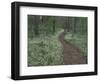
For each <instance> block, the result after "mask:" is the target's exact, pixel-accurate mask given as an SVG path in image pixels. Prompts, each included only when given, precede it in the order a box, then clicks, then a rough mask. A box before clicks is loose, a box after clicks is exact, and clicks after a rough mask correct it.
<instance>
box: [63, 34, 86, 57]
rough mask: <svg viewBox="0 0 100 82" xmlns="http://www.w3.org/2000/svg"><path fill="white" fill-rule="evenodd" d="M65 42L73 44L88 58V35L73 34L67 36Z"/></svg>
mask: <svg viewBox="0 0 100 82" xmlns="http://www.w3.org/2000/svg"><path fill="white" fill-rule="evenodd" d="M65 40H66V41H69V42H70V43H72V44H73V45H74V46H76V47H77V48H79V49H80V50H81V52H83V53H84V54H83V55H84V56H87V35H80V34H74V35H72V34H71V33H69V34H66V35H65Z"/></svg>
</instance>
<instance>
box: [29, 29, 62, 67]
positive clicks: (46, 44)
mask: <svg viewBox="0 0 100 82" xmlns="http://www.w3.org/2000/svg"><path fill="white" fill-rule="evenodd" d="M61 31H62V30H61ZM61 31H59V32H57V33H55V34H54V35H48V36H46V35H45V36H44V35H42V34H41V35H40V36H38V37H34V38H33V39H30V38H28V66H45V65H60V64H61V65H62V64H63V54H62V51H63V50H62V45H61V43H60V42H59V40H58V35H59V34H60V33H61Z"/></svg>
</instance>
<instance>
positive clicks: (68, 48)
mask: <svg viewBox="0 0 100 82" xmlns="http://www.w3.org/2000/svg"><path fill="white" fill-rule="evenodd" d="M59 41H60V42H61V44H62V46H63V55H64V64H66V65H71V64H86V63H87V62H86V58H85V57H84V56H83V55H82V54H83V53H82V52H81V51H80V50H79V49H78V48H76V47H75V46H74V45H72V44H71V43H69V42H67V41H65V40H64V32H62V33H61V34H60V35H59Z"/></svg>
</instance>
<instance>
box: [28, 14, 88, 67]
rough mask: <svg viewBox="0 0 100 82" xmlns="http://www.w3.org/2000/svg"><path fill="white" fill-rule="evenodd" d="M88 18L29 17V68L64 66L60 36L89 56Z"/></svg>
mask: <svg viewBox="0 0 100 82" xmlns="http://www.w3.org/2000/svg"><path fill="white" fill-rule="evenodd" d="M87 22H88V21H87V17H64V16H40V15H28V66H45V65H62V64H64V61H63V48H62V44H61V43H60V42H59V40H58V36H59V35H60V34H61V33H62V32H63V31H64V33H65V34H66V35H65V40H66V41H69V43H72V44H73V45H75V46H76V47H78V48H79V49H80V50H81V51H82V52H83V53H84V55H85V56H87Z"/></svg>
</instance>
